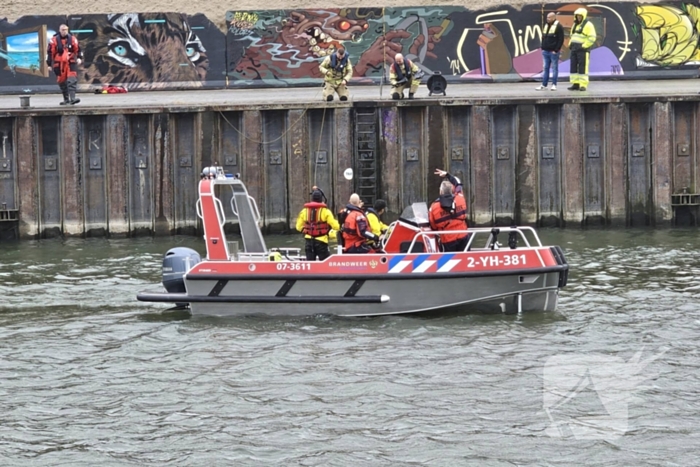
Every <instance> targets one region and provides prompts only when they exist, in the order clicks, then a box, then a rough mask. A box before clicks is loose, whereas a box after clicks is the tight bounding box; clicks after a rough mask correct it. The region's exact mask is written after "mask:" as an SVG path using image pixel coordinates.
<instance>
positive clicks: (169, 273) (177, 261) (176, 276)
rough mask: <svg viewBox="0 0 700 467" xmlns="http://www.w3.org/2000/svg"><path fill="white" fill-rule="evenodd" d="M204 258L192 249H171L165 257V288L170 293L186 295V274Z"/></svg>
mask: <svg viewBox="0 0 700 467" xmlns="http://www.w3.org/2000/svg"><path fill="white" fill-rule="evenodd" d="M201 261H202V257H201V256H199V253H197V252H196V251H194V250H193V249H191V248H184V247H177V248H171V249H169V250H168V251H167V253H165V256H164V257H163V287H165V290H167V291H168V292H169V293H185V292H187V289H186V288H185V274H187V272H188V271H189V270H190V269H192V267H193V266H194V265H195V264H197V263H199V262H201Z"/></svg>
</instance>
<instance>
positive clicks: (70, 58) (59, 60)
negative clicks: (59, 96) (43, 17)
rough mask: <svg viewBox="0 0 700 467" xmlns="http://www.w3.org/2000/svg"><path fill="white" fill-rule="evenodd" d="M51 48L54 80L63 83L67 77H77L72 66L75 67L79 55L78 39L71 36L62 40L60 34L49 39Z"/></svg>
mask: <svg viewBox="0 0 700 467" xmlns="http://www.w3.org/2000/svg"><path fill="white" fill-rule="evenodd" d="M64 41H65V44H64ZM51 46H52V47H51V57H50V58H51V66H52V67H53V68H54V72H57V73H56V80H57V81H58V82H59V83H63V82H65V81H66V80H67V79H68V78H69V77H77V76H78V72H77V71H76V70H75V66H72V65H75V63H76V58H78V56H79V54H80V45H79V44H78V39H76V38H75V37H74V36H73V35H72V34H68V35H66V37H65V38H63V37H61V34H60V33H57V34H54V36H53V37H52V38H51Z"/></svg>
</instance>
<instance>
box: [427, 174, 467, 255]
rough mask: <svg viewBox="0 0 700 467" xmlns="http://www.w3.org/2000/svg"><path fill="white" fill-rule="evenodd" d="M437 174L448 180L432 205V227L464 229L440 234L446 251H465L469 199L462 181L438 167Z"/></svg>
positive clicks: (430, 215)
mask: <svg viewBox="0 0 700 467" xmlns="http://www.w3.org/2000/svg"><path fill="white" fill-rule="evenodd" d="M435 174H436V175H440V176H441V177H443V178H445V177H446V178H447V180H443V182H442V183H441V184H440V197H439V198H438V199H436V200H435V201H434V202H433V204H431V205H430V212H429V213H428V218H429V220H430V228H431V229H433V230H443V231H445V230H460V231H462V232H458V233H453V234H450V233H444V234H440V241H441V243H442V247H443V250H444V251H464V249H465V248H466V247H467V241H468V239H469V234H468V233H466V232H464V230H467V201H466V200H465V199H464V194H463V193H462V182H460V180H459V179H458V178H457V177H454V176H452V175H450V174H448V173H447V172H445V171H444V170H440V169H436V170H435Z"/></svg>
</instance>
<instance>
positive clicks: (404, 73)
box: [391, 58, 413, 81]
mask: <svg viewBox="0 0 700 467" xmlns="http://www.w3.org/2000/svg"><path fill="white" fill-rule="evenodd" d="M391 66H392V67H394V72H395V73H396V80H397V81H401V80H402V79H404V77H406V80H407V81H411V79H412V78H413V76H412V74H413V73H412V71H411V68H412V67H413V63H411V61H410V60H409V59H407V58H404V59H403V68H404V69H403V70H402V69H401V65H399V64H398V63H396V62H394V64H392V65H391Z"/></svg>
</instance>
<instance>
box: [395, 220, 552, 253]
mask: <svg viewBox="0 0 700 467" xmlns="http://www.w3.org/2000/svg"><path fill="white" fill-rule="evenodd" d="M462 233H463V234H469V239H468V240H467V245H466V247H465V250H464V251H478V250H498V249H500V248H501V243H500V242H499V241H498V237H499V235H500V234H507V235H508V244H507V246H508V248H511V249H515V248H518V240H522V242H523V244H524V247H525V248H532V247H533V246H535V247H541V246H542V242H541V241H540V238H539V236H538V235H537V232H536V231H535V229H533V228H532V227H528V226H523V227H502V228H501V227H476V228H471V229H464V230H425V231H421V232H417V233H416V234H415V235H414V236H413V240H412V241H411V244H410V246H409V247H408V251H414V250H413V248H414V246H415V245H416V243H419V242H421V243H423V245H424V247H425V249H426V250H425V251H426V252H427V253H435V252H437V251H435V250H436V248H435V246H434V241H435V238H436V237H439V236H440V235H441V234H449V235H454V234H462ZM527 234H530V235H531V236H532V239H533V242H532V244H531V243H530V240H529V239H528V235H527ZM484 236H487V238H486V241H485V244H484V246H483V247H477V246H475V245H476V243H475V240H476V239H477V238H479V239H482V238H483V237H484ZM521 248H522V247H521Z"/></svg>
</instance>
